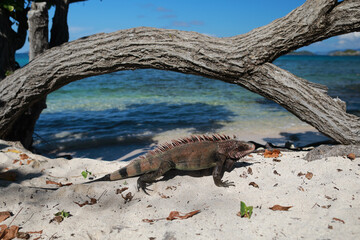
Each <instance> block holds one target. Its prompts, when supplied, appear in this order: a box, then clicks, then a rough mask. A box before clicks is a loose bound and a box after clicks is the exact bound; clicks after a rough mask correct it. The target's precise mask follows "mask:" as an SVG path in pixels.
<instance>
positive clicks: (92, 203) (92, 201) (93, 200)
mask: <svg viewBox="0 0 360 240" xmlns="http://www.w3.org/2000/svg"><path fill="white" fill-rule="evenodd" d="M74 203H76V204H77V205H79V207H83V206H85V205H94V204H96V203H97V200H96V199H95V198H90V202H89V201H88V200H86V201H85V202H84V203H78V202H74Z"/></svg>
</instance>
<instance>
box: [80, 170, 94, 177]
mask: <svg viewBox="0 0 360 240" xmlns="http://www.w3.org/2000/svg"><path fill="white" fill-rule="evenodd" d="M81 175H82V176H83V177H84V178H87V177H88V175H92V173H91V172H89V171H88V170H85V171H82V172H81Z"/></svg>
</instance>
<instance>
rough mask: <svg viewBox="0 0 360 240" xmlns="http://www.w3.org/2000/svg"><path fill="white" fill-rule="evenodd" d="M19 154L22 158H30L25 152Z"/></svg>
mask: <svg viewBox="0 0 360 240" xmlns="http://www.w3.org/2000/svg"><path fill="white" fill-rule="evenodd" d="M19 156H20V160H25V159H28V158H29V156H28V155H26V154H25V153H22V154H20V155H19Z"/></svg>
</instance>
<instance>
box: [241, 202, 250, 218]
mask: <svg viewBox="0 0 360 240" xmlns="http://www.w3.org/2000/svg"><path fill="white" fill-rule="evenodd" d="M252 212H253V206H246V204H245V203H244V202H243V201H241V202H240V216H241V217H247V218H251V215H252Z"/></svg>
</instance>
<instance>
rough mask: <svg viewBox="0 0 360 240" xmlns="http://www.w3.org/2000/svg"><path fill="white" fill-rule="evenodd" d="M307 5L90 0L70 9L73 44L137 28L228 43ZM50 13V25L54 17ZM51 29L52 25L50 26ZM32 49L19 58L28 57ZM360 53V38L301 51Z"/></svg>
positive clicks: (296, 1) (274, 0)
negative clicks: (191, 33) (173, 31)
mask: <svg viewBox="0 0 360 240" xmlns="http://www.w3.org/2000/svg"><path fill="white" fill-rule="evenodd" d="M304 2H305V0H271V1H270V0H222V1H220V0H181V1H176V0H153V1H149V0H148V1H145V0H102V1H100V0H88V1H86V2H81V3H74V4H71V5H70V9H69V15H68V24H69V32H70V40H75V39H77V38H80V37H83V36H87V35H91V34H95V33H99V32H113V31H117V30H120V29H127V28H133V27H139V26H148V27H157V28H167V29H179V30H184V31H196V32H199V33H204V34H208V35H211V36H216V37H229V36H234V35H238V34H242V33H246V32H249V31H250V30H252V29H254V28H256V27H260V26H263V25H266V24H268V23H270V22H271V21H273V20H275V19H277V18H280V17H283V16H285V15H286V14H287V13H289V12H290V11H292V10H293V9H295V8H296V7H298V6H300V5H301V4H303V3H304ZM53 10H54V9H53V8H52V9H51V11H50V13H49V14H50V15H49V17H50V19H51V18H52V16H53V12H54V11H53ZM50 24H51V21H50ZM28 48H29V47H28V43H27V44H26V45H25V46H24V47H23V48H22V49H21V50H19V52H25V51H28ZM348 48H356V49H358V48H360V33H351V34H347V35H343V36H338V37H333V38H331V39H328V40H325V41H322V42H318V43H315V44H312V45H310V46H307V47H304V48H303V49H301V50H309V51H313V52H326V51H331V50H336V49H348Z"/></svg>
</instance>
